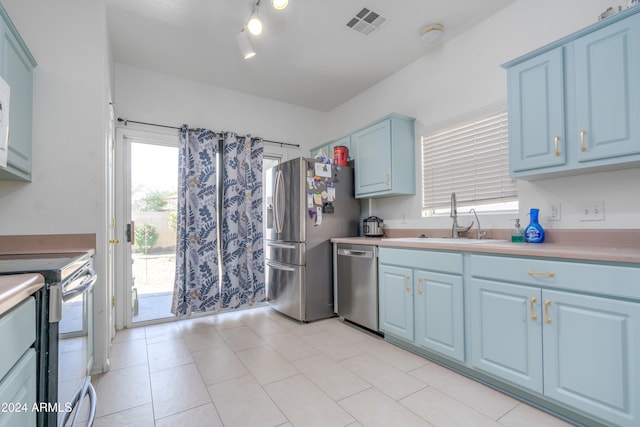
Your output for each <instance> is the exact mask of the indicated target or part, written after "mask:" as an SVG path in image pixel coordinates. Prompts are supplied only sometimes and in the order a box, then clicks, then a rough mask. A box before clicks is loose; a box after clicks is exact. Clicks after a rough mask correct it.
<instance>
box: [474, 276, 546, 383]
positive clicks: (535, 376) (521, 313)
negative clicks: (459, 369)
mask: <svg viewBox="0 0 640 427" xmlns="http://www.w3.org/2000/svg"><path fill="white" fill-rule="evenodd" d="M469 290H470V295H469V305H470V311H471V363H472V365H473V366H474V367H475V368H477V369H480V370H483V371H485V372H488V373H490V374H492V375H495V376H496V377H499V378H502V379H504V380H507V381H510V382H512V383H514V384H517V385H519V386H522V387H526V388H528V389H530V390H533V391H536V392H539V393H542V327H541V325H540V307H541V306H540V294H541V292H540V289H539V288H532V287H528V286H518V285H511V284H506V283H500V282H493V281H488V280H480V279H476V278H471V280H470V282H469Z"/></svg>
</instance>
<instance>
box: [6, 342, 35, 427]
mask: <svg viewBox="0 0 640 427" xmlns="http://www.w3.org/2000/svg"><path fill="white" fill-rule="evenodd" d="M36 363H37V358H36V352H35V350H34V349H32V348H30V349H29V350H28V351H27V352H25V353H24V355H23V356H22V357H21V358H20V359H19V361H18V363H16V365H15V367H14V368H13V369H12V370H11V371H10V372H9V373H8V374H7V376H6V377H5V378H3V380H2V381H0V402H2V403H3V404H5V405H7V406H3V408H2V412H0V426H12V427H32V426H35V425H36V415H37V412H36V411H34V410H33V406H34V404H35V403H36V381H37V380H36V375H37V364H36Z"/></svg>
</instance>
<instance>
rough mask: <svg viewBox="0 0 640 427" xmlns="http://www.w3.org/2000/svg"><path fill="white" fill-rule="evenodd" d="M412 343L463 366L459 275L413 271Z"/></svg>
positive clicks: (461, 303) (461, 290)
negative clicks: (413, 320) (413, 331)
mask: <svg viewBox="0 0 640 427" xmlns="http://www.w3.org/2000/svg"><path fill="white" fill-rule="evenodd" d="M413 280H414V310H415V343H416V344H417V345H419V346H421V347H424V348H426V349H427V350H432V351H435V352H438V353H440V354H442V355H444V356H447V357H450V358H452V359H455V360H458V361H460V362H464V312H463V279H462V276H461V275H454V274H445V273H437V272H433V271H425V270H414V277H413Z"/></svg>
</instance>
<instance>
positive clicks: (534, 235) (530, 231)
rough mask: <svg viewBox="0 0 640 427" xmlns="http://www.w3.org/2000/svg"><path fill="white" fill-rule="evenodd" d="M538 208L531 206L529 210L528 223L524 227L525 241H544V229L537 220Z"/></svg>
mask: <svg viewBox="0 0 640 427" xmlns="http://www.w3.org/2000/svg"><path fill="white" fill-rule="evenodd" d="M539 211H540V210H539V209H535V208H531V209H530V210H529V217H530V218H529V221H530V222H529V225H527V227H526V228H525V229H524V241H525V242H527V243H542V242H544V229H543V228H542V226H541V225H540V223H539V222H538V212H539Z"/></svg>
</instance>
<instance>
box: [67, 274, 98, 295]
mask: <svg viewBox="0 0 640 427" xmlns="http://www.w3.org/2000/svg"><path fill="white" fill-rule="evenodd" d="M87 276H88V278H87V279H85V280H84V282H82V283H81V284H80V285H79V286H77V287H75V288H73V289H72V290H70V291H68V292H64V290H63V291H62V301H64V302H67V301H69V300H71V299H73V298H75V297H77V296H78V295H81V294H83V293H85V292H89V291H90V290H91V288H93V285H95V284H96V282H97V281H98V276H97V275H96V272H95V271H94V270H93V268H91V267H89V268H87Z"/></svg>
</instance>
